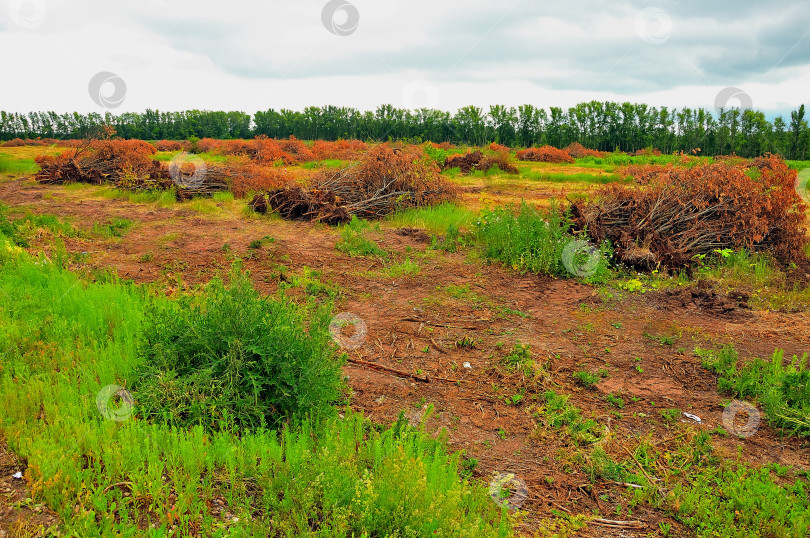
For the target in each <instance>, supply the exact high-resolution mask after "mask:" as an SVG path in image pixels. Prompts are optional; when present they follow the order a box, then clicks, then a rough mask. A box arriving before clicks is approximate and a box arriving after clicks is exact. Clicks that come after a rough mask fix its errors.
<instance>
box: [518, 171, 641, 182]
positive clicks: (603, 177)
mask: <svg viewBox="0 0 810 538" xmlns="http://www.w3.org/2000/svg"><path fill="white" fill-rule="evenodd" d="M522 175H523V177H525V178H526V179H529V180H532V181H548V182H551V183H589V184H597V185H604V184H606V183H619V182H621V183H624V182H626V180H623V179H622V178H621V177H620V176H618V175H616V174H586V173H575V174H563V173H548V172H546V173H543V172H535V171H529V172H524V173H523V174H522Z"/></svg>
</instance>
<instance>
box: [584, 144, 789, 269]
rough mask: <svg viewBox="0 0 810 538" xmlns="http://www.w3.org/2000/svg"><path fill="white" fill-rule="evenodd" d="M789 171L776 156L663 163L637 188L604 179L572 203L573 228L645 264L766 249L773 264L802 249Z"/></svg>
mask: <svg viewBox="0 0 810 538" xmlns="http://www.w3.org/2000/svg"><path fill="white" fill-rule="evenodd" d="M795 181H796V171H795V170H790V169H789V168H788V167H787V165H786V164H785V163H784V161H782V160H781V159H780V158H779V157H776V156H767V157H765V158H763V159H762V160H757V161H756V162H755V163H754V165H753V166H751V165H747V166H745V167H743V166H732V165H729V164H726V163H722V162H721V163H714V164H701V165H697V166H694V167H692V168H682V167H667V168H662V169H661V170H659V171H658V173H657V174H651V175H650V178H649V186H648V187H645V188H638V187H627V186H620V185H610V186H608V187H605V188H604V189H602V190H601V191H600V192H599V194H598V195H597V197H596V199H595V200H592V201H583V200H578V201H574V202H572V208H571V209H572V218H573V220H574V223H575V227H576V228H578V229H580V230H587V232H588V234H589V235H590V236H591V237H592V238H593V239H594V240H596V241H599V242H601V241H603V240H605V239H608V240H610V241H612V242H613V244H614V247H615V254H616V256H617V257H618V258H619V259H620V260H621V261H624V262H626V263H629V264H632V265H637V266H641V267H646V268H649V267H651V266H655V265H657V264H659V263H660V264H662V265H664V266H666V267H669V268H677V267H687V266H689V265H690V264H691V263H692V262H693V261H694V258H695V256H698V255H703V254H708V253H710V252H712V251H713V250H715V249H725V248H731V249H738V248H747V249H749V250H761V251H770V252H771V253H772V254H773V256H774V258H775V259H776V260H778V261H780V262H781V263H784V264H789V263H791V262H798V261H800V258H801V256H803V252H804V250H803V249H804V244H805V236H804V224H805V214H804V210H805V206H804V204H803V203H802V200H801V198H800V197H799V195H798V194H797V193H796V190H795V188H794V184H795Z"/></svg>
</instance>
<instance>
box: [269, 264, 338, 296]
mask: <svg viewBox="0 0 810 538" xmlns="http://www.w3.org/2000/svg"><path fill="white" fill-rule="evenodd" d="M290 285H291V286H293V287H298V288H302V289H303V290H304V292H306V293H307V294H308V295H312V296H319V295H322V296H325V297H328V298H329V299H336V298H337V297H338V296H339V295H340V290H339V289H338V287H337V286H335V285H333V284H330V283H327V282H323V280H322V275H321V272H320V271H317V270H315V269H312V268H310V267H303V268H301V272H300V273H299V274H296V275H293V276H292V277H290ZM286 288H287V286H286V285H285V284H284V283H283V282H282V283H281V284H280V285H279V289H286Z"/></svg>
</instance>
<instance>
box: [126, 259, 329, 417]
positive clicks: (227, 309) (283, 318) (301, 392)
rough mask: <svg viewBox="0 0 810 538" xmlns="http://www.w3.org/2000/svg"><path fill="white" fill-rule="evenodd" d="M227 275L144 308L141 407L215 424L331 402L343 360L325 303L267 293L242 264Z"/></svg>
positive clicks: (316, 409)
mask: <svg viewBox="0 0 810 538" xmlns="http://www.w3.org/2000/svg"><path fill="white" fill-rule="evenodd" d="M230 280H231V283H230V285H229V286H227V287H226V286H225V285H224V284H223V283H222V281H221V280H219V279H215V280H213V281H212V282H211V283H210V284H209V285H208V286H207V287H206V289H205V292H204V293H203V294H202V295H201V296H200V297H192V296H186V297H182V298H181V299H180V300H179V301H178V302H177V303H166V302H161V303H157V304H156V305H155V306H154V307H153V308H151V309H150V310H149V311H148V312H147V316H146V320H145V321H144V327H143V342H142V345H141V346H140V348H139V358H140V359H141V360H142V366H141V368H140V371H139V373H138V376H137V378H136V382H135V384H134V389H135V390H136V391H137V393H138V404H139V409H140V413H141V415H142V416H144V417H147V418H150V419H159V420H165V421H167V422H169V423H171V424H173V425H178V426H188V425H193V424H199V425H202V426H204V427H206V428H212V429H216V428H218V427H229V426H231V425H236V426H240V427H258V426H268V425H269V426H275V425H277V424H279V423H280V422H281V421H282V420H284V419H287V418H289V417H291V416H298V415H303V414H305V413H320V412H324V411H327V410H329V409H331V407H330V405H331V404H332V403H334V402H335V401H336V400H337V399H338V398H339V397H340V394H341V391H340V367H341V361H340V360H337V359H336V358H335V357H334V351H333V348H332V345H331V340H330V336H329V331H328V325H329V315H328V312H327V310H326V309H325V308H319V309H315V308H313V307H310V308H308V309H303V308H301V307H298V306H297V305H295V304H294V303H292V302H290V301H289V300H288V299H286V298H285V297H284V296H283V295H279V296H278V297H276V298H273V299H270V298H262V297H261V296H260V295H259V293H258V292H257V291H256V290H255V289H254V288H253V286H252V285H251V283H250V280H249V279H248V278H247V276H245V275H244V274H242V273H241V271H240V270H239V266H238V265H234V268H233V269H232V272H231V277H230ZM310 316H311V318H310V323H309V326H308V327H307V325H306V323H305V322H304V320H305V319H306V318H307V317H310Z"/></svg>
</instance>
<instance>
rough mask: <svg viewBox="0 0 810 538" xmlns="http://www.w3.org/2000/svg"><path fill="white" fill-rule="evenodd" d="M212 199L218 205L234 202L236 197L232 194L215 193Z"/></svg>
mask: <svg viewBox="0 0 810 538" xmlns="http://www.w3.org/2000/svg"><path fill="white" fill-rule="evenodd" d="M211 199H212V200H213V201H214V202H217V203H220V202H233V201H234V196H233V193H232V192H215V193H214V194H212V195H211Z"/></svg>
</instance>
